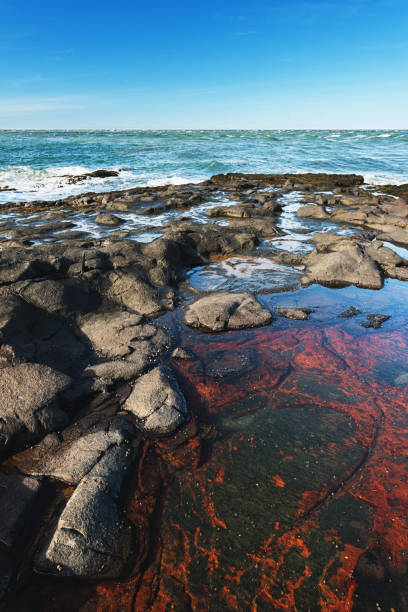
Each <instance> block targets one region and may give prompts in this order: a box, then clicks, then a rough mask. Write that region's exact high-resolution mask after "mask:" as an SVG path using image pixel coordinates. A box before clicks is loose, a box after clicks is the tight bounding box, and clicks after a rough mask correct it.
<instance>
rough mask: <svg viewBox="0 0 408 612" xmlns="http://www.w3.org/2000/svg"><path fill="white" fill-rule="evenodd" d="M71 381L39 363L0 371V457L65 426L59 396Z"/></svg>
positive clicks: (64, 417)
mask: <svg viewBox="0 0 408 612" xmlns="http://www.w3.org/2000/svg"><path fill="white" fill-rule="evenodd" d="M70 384H71V378H70V377H69V376H66V375H65V374H62V373H61V372H58V371H56V370H53V369H51V368H49V367H48V366H45V365H41V364H39V363H21V364H18V365H15V366H14V367H13V366H9V367H4V368H2V369H1V370H0V454H4V453H6V452H9V451H16V450H19V449H22V448H24V447H25V446H26V445H28V444H31V443H33V442H35V441H37V440H40V439H41V438H42V437H43V436H44V435H45V434H46V433H48V432H50V431H55V430H57V429H59V428H61V427H63V426H65V425H66V424H67V420H68V418H67V415H66V414H65V412H64V411H63V410H61V408H60V405H59V399H58V396H59V394H60V393H61V392H62V391H64V390H65V389H66V388H67V387H68V386H69V385H70Z"/></svg>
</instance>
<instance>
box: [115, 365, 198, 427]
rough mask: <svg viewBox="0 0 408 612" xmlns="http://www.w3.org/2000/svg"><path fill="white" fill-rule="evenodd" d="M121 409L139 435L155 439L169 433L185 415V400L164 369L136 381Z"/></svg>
mask: <svg viewBox="0 0 408 612" xmlns="http://www.w3.org/2000/svg"><path fill="white" fill-rule="evenodd" d="M124 408H125V410H128V411H129V412H131V413H132V414H133V415H134V416H135V417H136V423H137V426H138V428H139V429H140V430H141V431H142V432H144V433H147V434H151V435H157V436H166V435H169V434H171V433H173V432H174V431H175V430H176V429H177V428H178V427H179V426H180V425H181V424H182V423H183V422H184V421H185V419H186V415H187V405H186V400H185V398H184V396H183V394H182V392H181V390H180V387H179V385H178V383H177V381H176V379H175V377H174V375H173V373H172V371H171V370H170V369H169V368H168V367H165V366H160V367H157V368H155V369H154V370H152V371H151V372H149V373H148V374H144V376H142V377H141V378H139V379H138V380H137V381H136V383H135V385H134V386H133V390H132V393H131V394H130V396H129V397H128V399H127V400H126V402H125V405H124Z"/></svg>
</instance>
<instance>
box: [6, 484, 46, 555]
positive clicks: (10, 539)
mask: <svg viewBox="0 0 408 612" xmlns="http://www.w3.org/2000/svg"><path fill="white" fill-rule="evenodd" d="M41 486H42V483H41V480H39V479H38V478H32V477H31V476H23V475H22V474H18V473H13V472H9V473H4V472H3V473H0V542H2V543H3V544H4V545H5V546H6V547H7V548H11V547H13V546H14V545H15V544H16V541H17V540H18V538H19V537H20V536H21V532H22V531H23V530H24V528H25V526H26V525H25V523H26V520H27V519H29V516H28V515H29V512H30V511H31V510H32V508H33V506H34V504H35V501H36V499H37V497H38V495H39V493H40V490H41Z"/></svg>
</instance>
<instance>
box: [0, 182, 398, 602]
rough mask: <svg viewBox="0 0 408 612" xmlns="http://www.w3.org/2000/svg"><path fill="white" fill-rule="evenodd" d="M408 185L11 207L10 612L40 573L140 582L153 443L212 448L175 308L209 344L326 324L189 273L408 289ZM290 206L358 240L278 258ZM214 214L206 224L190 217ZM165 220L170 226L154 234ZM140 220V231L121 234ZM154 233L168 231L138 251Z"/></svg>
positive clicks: (3, 423) (4, 256)
mask: <svg viewBox="0 0 408 612" xmlns="http://www.w3.org/2000/svg"><path fill="white" fill-rule="evenodd" d="M405 187H406V186H405ZM405 187H404V186H401V187H398V186H388V187H381V188H380V187H377V188H374V187H369V188H368V187H367V186H364V185H363V177H361V176H358V175H321V174H307V175H302V174H299V175H252V174H250V175H240V174H230V175H218V176H215V177H213V178H212V179H210V180H208V181H206V182H204V183H201V184H198V185H183V186H167V187H157V188H153V187H149V188H148V187H146V188H135V189H129V190H126V191H123V192H110V193H105V194H93V193H88V194H83V195H82V196H80V197H77V196H75V197H69V198H64V199H62V200H57V201H53V202H44V201H34V202H26V203H18V204H15V203H10V204H7V205H4V206H2V209H1V212H2V222H1V226H0V232H1V236H0V343H1V344H0V368H1V377H0V397H1V398H2V408H1V411H0V457H1V461H2V464H1V468H0V517H1V521H0V522H1V524H2V527H1V528H0V533H1V538H0V541H1V548H0V575H1V578H0V597H2V598H3V602H4V605H5V606H6V607H5V608H4V609H7V608H8V607H9V608H10V609H17V607H16V606H17V605H18V604H17V603H16V602H20V603H21V600H20V599H19V593H21V592H24V588H25V584H26V583H27V582H29V581H30V580H32V576H34V575H35V574H38V575H50V576H56V577H59V578H61V579H63V580H65V579H92V580H102V579H118V580H120V579H122V578H123V577H126V576H127V575H128V573H129V571H130V568H131V567H133V561H134V559H135V557H137V555H138V554H139V551H138V550H136V548H135V542H136V541H137V536H136V535H135V527H134V525H132V524H131V523H130V522H129V520H128V518H127V517H126V513H125V512H124V510H123V509H124V507H125V506H126V502H127V500H128V499H129V491H130V490H132V486H134V481H133V479H132V474H134V473H135V471H136V472H137V470H138V465H140V462H141V458H142V457H143V452H144V451H143V449H144V444H145V441H146V440H151V439H154V440H157V441H158V444H159V443H160V440H162V439H167V437H168V436H170V438H169V440H171V442H170V443H169V444H170V446H169V448H168V452H169V453H172V454H173V455H174V456H175V457H178V456H181V455H183V452H184V451H183V449H185V447H186V444H189V445H190V446H191V445H192V446H194V448H195V447H197V448H199V447H200V444H201V436H202V432H203V429H202V428H201V429H200V427H201V425H200V422H199V418H198V415H197V413H196V412H195V410H194V407H193V406H191V405H190V404H189V402H188V399H187V398H186V396H185V393H184V392H183V385H182V384H181V382H180V381H179V380H178V376H177V373H176V371H175V369H174V367H173V366H172V364H174V363H175V360H176V361H177V360H187V361H194V359H195V357H194V355H192V354H190V353H189V352H188V351H185V347H183V346H182V345H180V343H179V339H178V337H177V333H174V330H173V328H172V326H171V324H169V322H168V313H172V312H174V311H176V312H180V313H181V315H182V318H183V321H184V324H185V325H187V326H189V327H191V328H193V329H196V330H198V332H199V333H204V332H205V333H218V334H220V335H222V333H224V332H226V331H228V330H241V329H250V328H259V327H262V326H265V325H269V324H271V323H272V325H273V320H274V316H275V315H276V316H278V317H285V318H288V319H295V320H298V321H306V320H308V319H309V316H310V315H311V314H312V313H313V312H314V309H313V308H310V306H309V305H308V304H302V305H300V306H299V307H298V308H294V307H291V308H279V307H276V309H274V310H273V311H271V309H269V308H268V307H266V306H265V305H264V304H263V303H262V300H260V299H259V298H258V296H256V295H255V294H254V293H252V292H248V291H246V290H245V288H244V290H243V291H240V292H229V291H223V292H215V291H210V292H208V291H205V292H200V291H197V290H194V289H193V288H192V287H191V286H190V284H189V282H188V273H189V272H190V271H191V270H192V269H194V268H197V267H200V266H201V267H205V266H208V265H210V264H211V263H213V262H217V261H219V262H222V261H224V260H228V259H229V258H231V257H232V256H244V257H246V256H248V257H250V256H253V255H254V253H259V252H260V253H261V254H262V257H264V258H267V259H268V260H270V261H271V262H273V263H274V264H278V265H280V266H286V267H288V268H290V269H293V271H294V273H296V274H297V276H299V278H300V280H299V286H304V287H306V286H309V285H311V284H315V283H317V284H320V285H323V286H326V287H333V288H338V287H345V286H348V285H354V286H356V287H359V288H363V289H375V290H379V289H381V287H382V286H383V283H384V280H385V279H387V278H391V279H398V280H401V281H405V280H408V259H406V258H405V257H404V256H403V255H401V254H399V252H401V250H400V251H398V247H408V203H407V202H406V201H405V200H404V199H403V198H404V197H406V196H407V191H406V189H405ZM292 193H297V194H298V197H299V198H300V200H301V206H299V208H298V210H297V218H298V219H301V220H304V219H306V220H313V222H315V221H317V222H323V223H326V222H328V223H331V224H333V225H335V226H338V227H339V228H342V229H345V230H347V231H346V232H345V233H344V232H343V233H340V234H335V233H332V232H331V231H330V229H329V230H327V229H323V231H319V226H318V225H313V227H312V228H311V229H310V231H309V234H310V236H308V235H307V232H305V233H304V235H305V237H306V239H307V240H306V242H307V245H308V252H302V251H299V250H298V251H296V250H295V251H293V250H291V248H290V246H288V248H287V249H278V248H275V247H274V240H275V239H277V240H278V239H281V238H285V230H284V229H283V228H282V226H281V225H280V218H281V215H282V213H283V211H284V208H285V204H284V201H282V198H283V199H284V198H285V196H286V195H288V194H289V195H290V194H292ZM394 194H395V195H394ZM207 204H209V205H208V206H207V207H206V205H207ZM200 207H201V209H200V211H201V212H200V218H198V219H194V217H193V218H192V217H191V215H190V212H191V211H193V213H194V211H195V210H196V209H199V208H200ZM166 214H170V216H168V217H165V218H164V220H163V222H162V223H161V224H160V225H158V224H157V223H156V222H155V223H152V224H151V223H149V218H153V217H154V218H155V219H157V216H158V215H166ZM128 216H140V217H142V218H143V222H142V224H141V225H138V226H137V227H136V228H135V227H134V228H133V229H132V228H130V229H129V227H127V228H126V227H125V228H124V225H126V223H127V221H128ZM81 227H82V228H83V229H80V228H81ZM142 232H144V233H151V234H153V237H154V236H155V235H156V234H157V233H159V235H158V237H157V238H156V239H154V240H153V241H151V242H142V241H138V240H137V237H138V235H140V234H141V233H142ZM395 247H397V248H395ZM402 250H403V249H402ZM281 290H285V288H284V287H282V289H281ZM256 293H262V290H261V289H260V290H259V292H256ZM356 306H358V304H356ZM355 311H356V312H351V311H350V312H348V313H347V312H341V310H340V309H339V312H338V315H339V316H340V317H344V318H347V317H352V316H355V315H357V314H358V312H357V309H355ZM166 313H167V314H166ZM366 314H367V313H366ZM387 318H388V315H387V313H385V314H383V313H369V314H368V315H367V318H366V321H365V322H364V321H363V322H361V325H362V326H363V327H374V328H378V327H380V326H381V324H383V323H385V322H386V320H387ZM248 355H249V356H248V357H245V355H244V354H243V359H244V361H245V363H242V364H241V365H239V364H238V365H236V364H235V365H234V364H233V365H232V366H231V365H228V364H227V365H225V366H224V365H223V364H222V363H221V364H220V365H219V372H221V374H220V375H219V377H220V378H223V376H226V374H225V372H229V371H230V370H231V367H232V371H234V368H235V369H236V372H239V371H240V370H239V368H240V367H241V368H244V369H248V368H250V367H251V366H250V362H251V359H252V357H251V355H250V354H248ZM206 367H207V368H208V367H209V366H206ZM214 367H215V366H214ZM200 432H201V433H200ZM207 434H208V432H207ZM192 441H193V442H192ZM197 452H198V455H199V454H200V451H199V450H198V451H197ZM172 461H173V464H174V463H177V460H176V459H174V458H173V460H172ZM170 463H171V462H170ZM30 516H33V517H34V516H35V520H34V519H33V521H32V523H31V524H30V521H29V517H30ZM147 523H148V519H147ZM140 529H148V525H147V524H145V525H141V526H140ZM33 572H34V574H33ZM13 606H14V607H13ZM27 609H30V608H29V607H28V608H27Z"/></svg>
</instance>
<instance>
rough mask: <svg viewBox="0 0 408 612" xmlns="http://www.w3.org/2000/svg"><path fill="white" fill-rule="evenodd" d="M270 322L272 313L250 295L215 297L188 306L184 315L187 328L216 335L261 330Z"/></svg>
mask: <svg viewBox="0 0 408 612" xmlns="http://www.w3.org/2000/svg"><path fill="white" fill-rule="evenodd" d="M271 320H272V314H271V312H270V311H269V310H266V308H264V307H263V306H262V305H261V304H260V303H259V302H258V300H257V299H256V298H255V297H254V296H253V295H252V294H251V293H214V294H211V295H208V296H206V297H203V298H201V299H199V300H197V301H196V302H194V303H193V304H191V305H190V306H188V307H187V309H186V312H185V314H184V321H185V323H186V324H187V325H189V326H190V327H196V328H201V329H205V330H208V331H215V332H219V331H225V330H228V329H244V328H246V327H260V326H262V325H267V324H268V323H270V321H271Z"/></svg>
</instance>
